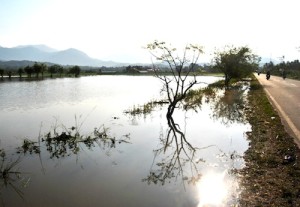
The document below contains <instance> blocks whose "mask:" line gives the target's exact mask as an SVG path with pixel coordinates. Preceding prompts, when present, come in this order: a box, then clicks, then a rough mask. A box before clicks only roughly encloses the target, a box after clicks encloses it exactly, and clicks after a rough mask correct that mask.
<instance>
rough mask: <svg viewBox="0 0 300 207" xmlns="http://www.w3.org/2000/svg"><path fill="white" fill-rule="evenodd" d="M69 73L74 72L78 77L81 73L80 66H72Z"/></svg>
mask: <svg viewBox="0 0 300 207" xmlns="http://www.w3.org/2000/svg"><path fill="white" fill-rule="evenodd" d="M69 73H71V74H74V76H75V77H78V76H79V74H80V67H79V66H77V65H75V66H73V67H71V68H70V71H69Z"/></svg>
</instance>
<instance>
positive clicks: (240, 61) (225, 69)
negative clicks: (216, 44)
mask: <svg viewBox="0 0 300 207" xmlns="http://www.w3.org/2000/svg"><path fill="white" fill-rule="evenodd" d="M214 61H215V67H216V68H217V69H219V70H220V71H221V72H222V73H224V76H225V86H229V82H230V80H231V79H232V78H236V79H241V78H245V77H247V76H248V75H250V74H251V73H252V72H253V71H254V70H255V69H256V68H257V67H258V63H259V61H260V59H259V58H258V56H256V55H254V54H252V52H251V50H250V49H249V48H248V47H239V48H236V47H229V48H228V49H225V50H224V51H222V52H216V53H215V58H214Z"/></svg>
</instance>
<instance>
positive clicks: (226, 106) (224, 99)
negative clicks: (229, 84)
mask: <svg viewBox="0 0 300 207" xmlns="http://www.w3.org/2000/svg"><path fill="white" fill-rule="evenodd" d="M247 89H248V88H247V87H245V86H244V85H237V86H236V87H233V88H230V89H225V90H224V92H223V94H221V95H220V96H217V97H216V98H214V100H213V101H212V102H211V104H212V107H211V108H212V110H213V118H215V119H220V120H221V121H222V123H223V124H225V125H227V124H231V123H234V122H238V123H245V122H246V117H245V113H244V110H245V105H246V103H245V102H246V96H245V93H246V92H247Z"/></svg>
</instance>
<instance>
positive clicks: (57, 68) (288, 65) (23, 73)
mask: <svg viewBox="0 0 300 207" xmlns="http://www.w3.org/2000/svg"><path fill="white" fill-rule="evenodd" d="M152 67H153V66H152V65H128V66H116V67H105V66H102V67H89V66H77V65H75V66H72V65H59V64H54V63H42V62H33V61H0V77H2V78H3V77H4V76H6V77H9V78H10V77H15V76H18V77H20V78H24V77H26V78H44V77H72V76H73V77H78V76H79V75H80V74H81V75H93V74H94V75H101V74H146V73H150V74H151V73H152V72H153V69H152ZM189 67H191V65H189V66H186V70H188V68H189ZM159 68H160V71H161V72H168V70H169V68H168V67H167V66H166V65H163V64H161V65H160V66H159ZM193 68H194V71H193V72H197V73H219V72H220V71H219V70H218V69H217V68H216V67H215V66H214V65H213V64H202V65H200V64H196V66H195V65H194V66H193ZM257 70H258V71H260V72H266V71H270V72H271V74H272V75H277V76H281V75H282V72H283V71H285V73H286V75H287V77H288V78H293V79H300V62H299V60H294V61H282V62H280V63H278V64H275V63H274V62H272V61H270V62H268V63H264V64H263V65H261V66H260V67H259V68H257Z"/></svg>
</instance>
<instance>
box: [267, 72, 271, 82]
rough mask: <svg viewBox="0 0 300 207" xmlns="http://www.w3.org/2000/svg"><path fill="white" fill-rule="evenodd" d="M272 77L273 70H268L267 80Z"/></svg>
mask: <svg viewBox="0 0 300 207" xmlns="http://www.w3.org/2000/svg"><path fill="white" fill-rule="evenodd" d="M270 77H271V72H270V71H269V70H268V71H267V74H266V78H267V80H269V79H270Z"/></svg>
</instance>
